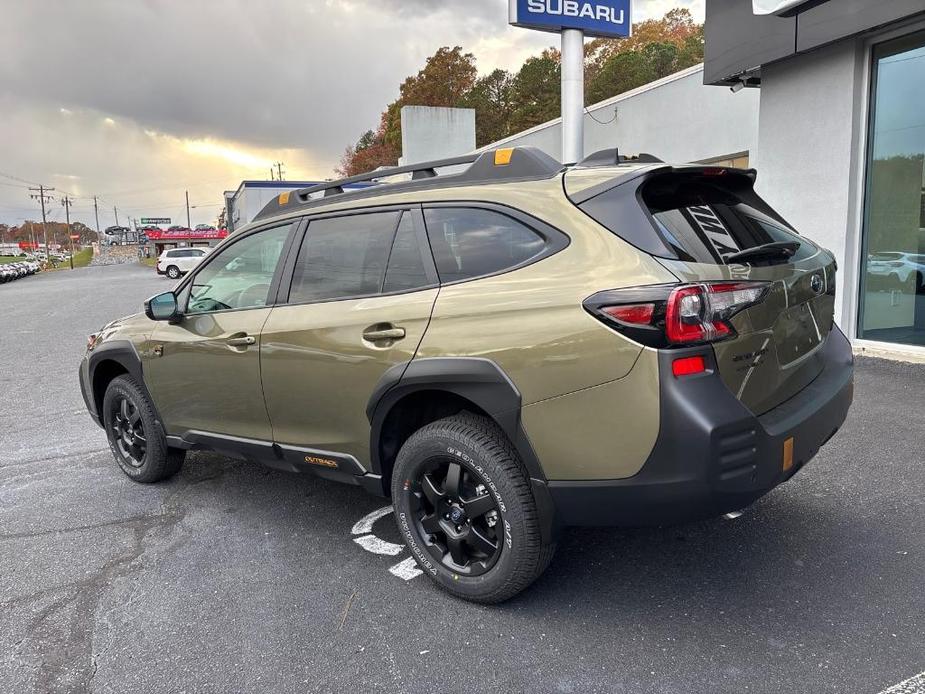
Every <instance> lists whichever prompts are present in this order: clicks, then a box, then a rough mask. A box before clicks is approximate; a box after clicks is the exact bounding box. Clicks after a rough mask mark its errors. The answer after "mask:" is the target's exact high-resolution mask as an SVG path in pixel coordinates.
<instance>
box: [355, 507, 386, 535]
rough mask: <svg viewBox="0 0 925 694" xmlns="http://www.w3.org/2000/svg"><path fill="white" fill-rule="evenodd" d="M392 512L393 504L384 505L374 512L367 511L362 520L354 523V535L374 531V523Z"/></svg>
mask: <svg viewBox="0 0 925 694" xmlns="http://www.w3.org/2000/svg"><path fill="white" fill-rule="evenodd" d="M391 512H392V507H391V506H384V507H383V508H380V509H376V510H375V511H373V512H372V513H367V514H366V515H365V516H363V517H362V518H361V519H360V520H358V521H357V522H356V523H354V524H353V529H352V530H351V531H350V532H351V533H353V534H354V535H363V534H364V533H371V532H372V531H373V524H374V523H375V522H376V521H377V520H379V519H380V518H382V517H383V516H387V515H389V514H390V513H391Z"/></svg>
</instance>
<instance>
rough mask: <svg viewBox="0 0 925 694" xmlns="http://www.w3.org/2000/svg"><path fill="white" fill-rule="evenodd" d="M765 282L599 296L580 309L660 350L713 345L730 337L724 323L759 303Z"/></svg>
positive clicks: (624, 291) (645, 289)
mask: <svg viewBox="0 0 925 694" xmlns="http://www.w3.org/2000/svg"><path fill="white" fill-rule="evenodd" d="M769 288H770V284H769V283H767V282H727V281H724V282H703V283H698V284H681V285H656V286H652V287H639V288H633V289H617V290H613V291H609V292H601V293H599V294H595V295H594V296H592V297H590V298H589V299H587V300H586V301H585V303H584V305H585V308H586V309H587V310H588V311H589V312H590V313H592V315H595V316H596V317H597V318H599V319H601V320H603V321H604V322H605V323H607V324H608V325H610V326H611V327H613V328H615V329H616V330H619V331H620V332H622V333H624V334H625V335H626V336H627V337H629V338H631V339H633V340H636V341H637V342H641V343H643V344H645V345H648V346H650V347H656V348H663V347H671V346H675V345H691V344H701V343H709V342H716V341H719V340H723V339H726V338H729V337H732V336H734V335H735V328H733V327H732V324H731V323H730V322H729V321H730V319H731V318H732V317H733V316H734V315H735V314H737V313H739V312H740V311H743V310H744V309H746V308H748V307H750V306H754V305H755V304H757V303H760V302H761V301H763V300H764V298H765V296H766V295H767V293H768V291H769Z"/></svg>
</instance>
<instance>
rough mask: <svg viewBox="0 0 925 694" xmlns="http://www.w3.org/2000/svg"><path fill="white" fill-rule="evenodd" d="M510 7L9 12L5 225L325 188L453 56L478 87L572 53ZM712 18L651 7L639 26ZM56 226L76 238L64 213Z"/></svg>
mask: <svg viewBox="0 0 925 694" xmlns="http://www.w3.org/2000/svg"><path fill="white" fill-rule="evenodd" d="M507 4H508V3H507V0H263V1H262V2H253V0H195V1H191V0H81V1H80V2H71V1H69V0H49V1H46V2H27V1H25V0H0V17H2V22H0V47H2V48H0V51H2V54H3V57H2V59H0V222H6V223H19V222H21V221H22V220H23V219H24V218H28V219H36V218H38V215H37V213H36V210H37V206H36V204H35V203H32V202H31V201H30V200H29V198H28V191H27V190H26V189H25V187H24V186H26V185H27V182H29V183H42V184H45V185H48V186H53V187H55V188H56V189H58V190H59V191H66V192H68V193H71V194H73V195H75V196H78V197H77V200H76V201H75V203H74V206H73V207H72V210H73V217H75V218H76V219H79V220H81V221H84V222H87V223H89V224H91V226H92V218H93V213H92V201H91V200H89V198H88V197H87V196H92V195H94V194H95V195H98V196H100V225H101V226H108V225H110V224H113V223H114V219H113V210H112V207H113V206H114V205H116V206H118V208H119V220H120V222H122V223H125V222H126V218H127V217H128V216H136V217H140V216H167V217H172V218H173V219H174V220H176V221H178V222H181V221H182V222H185V214H186V213H185V208H184V205H183V196H184V191H185V190H187V189H188V190H189V193H190V203H191V204H192V205H194V206H195V207H194V209H193V210H192V221H193V223H194V224H196V223H198V222H208V221H212V220H214V218H215V216H216V215H217V214H218V210H219V209H220V205H221V200H222V198H221V193H222V191H223V190H225V189H230V188H235V187H237V185H238V183H239V182H240V181H241V180H242V179H244V178H260V179H264V178H268V177H269V168H270V165H271V164H272V163H273V162H275V161H283V162H284V163H285V166H284V172H285V177H286V178H287V179H315V178H325V177H329V176H330V175H331V174H332V170H333V169H334V167H335V166H336V165H337V163H338V161H339V160H340V156H341V154H342V152H343V150H344V148H345V147H346V146H347V145H348V144H349V143H351V142H353V141H355V140H356V138H357V137H358V136H359V135H360V134H361V133H362V132H363V131H364V130H365V129H368V128H372V127H375V126H376V124H377V123H378V119H379V114H380V112H381V111H382V109H383V107H384V106H385V105H386V104H387V103H388V102H389V101H391V100H393V99H395V97H396V96H397V94H398V85H399V84H400V82H401V81H402V80H403V79H404V78H405V77H406V76H407V75H409V74H412V73H414V72H416V71H417V70H418V69H420V67H421V66H422V65H423V62H424V60H425V59H426V58H427V56H429V55H431V54H432V53H433V52H434V51H435V50H436V49H437V48H439V47H440V46H444V45H448V46H453V45H461V46H463V47H464V48H465V49H466V50H468V51H470V52H472V53H474V54H475V56H476V58H477V60H478V66H479V70H480V72H487V71H489V70H491V69H493V68H495V67H503V68H507V69H516V68H517V67H518V66H519V65H520V64H521V62H522V61H523V60H524V58H526V57H527V56H529V55H531V54H535V53H537V52H539V51H540V50H542V49H543V48H544V47H546V46H548V45H553V44H554V43H555V42H556V41H557V37H554V36H552V35H550V34H542V33H538V32H532V31H527V30H523V29H515V28H512V27H509V26H507ZM677 6H682V7H688V8H690V9H691V10H692V12H693V13H694V16H695V18H696V19H697V20H698V21H702V19H703V0H636V2H635V8H636V9H635V13H636V19H637V20H638V19H645V18H649V17H660V16H662V15H663V14H664V13H665V12H666V11H667V10H668V9H671V8H672V7H677ZM51 209H52V210H53V212H52V218H54V219H61V220H63V218H64V214H63V209H62V207H61V205H60V203H59V201H57V200H56V201H55V202H54V203H53V204H52V205H51Z"/></svg>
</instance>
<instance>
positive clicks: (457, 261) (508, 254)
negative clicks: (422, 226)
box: [424, 208, 546, 282]
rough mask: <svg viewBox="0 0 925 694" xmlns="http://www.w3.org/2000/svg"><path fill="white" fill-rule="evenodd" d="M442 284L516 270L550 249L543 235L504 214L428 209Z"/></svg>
mask: <svg viewBox="0 0 925 694" xmlns="http://www.w3.org/2000/svg"><path fill="white" fill-rule="evenodd" d="M424 218H425V220H426V222H427V236H428V238H429V239H430V246H431V249H432V250H433V253H434V260H435V261H436V263H437V272H438V273H439V275H440V281H441V282H457V281H459V280H466V279H470V278H472V277H480V276H482V275H490V274H493V273H496V272H500V271H501V270H506V269H509V268H513V267H516V266H517V265H520V264H522V263H525V262H527V261H528V260H530V259H532V258H534V257H536V256H537V255H539V254H540V253H542V252H543V250H544V249H545V248H546V242H545V240H544V239H543V237H542V236H540V235H539V234H538V233H536V232H535V231H533V230H532V229H530V228H528V227H527V226H525V225H523V224H521V223H520V222H518V221H517V220H515V219H513V218H511V217H508V216H507V215H505V214H501V213H500V212H494V211H492V210H483V209H475V208H434V209H428V210H424Z"/></svg>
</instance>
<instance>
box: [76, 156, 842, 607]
mask: <svg viewBox="0 0 925 694" xmlns="http://www.w3.org/2000/svg"><path fill="white" fill-rule="evenodd" d="M449 166H452V167H454V172H453V173H450V174H446V175H437V169H438V168H443V167H449ZM460 169H462V170H461V171H460ZM396 179H398V180H396ZM754 180H755V173H754V171H744V170H737V169H731V168H722V167H709V166H707V167H705V166H670V165H667V164H664V163H662V162H660V161H658V160H657V159H655V158H654V157H651V156H649V155H640V156H639V157H637V158H634V159H626V158H623V157H621V156H620V155H619V154H617V153H616V151H613V150H612V151H605V152H601V153H597V154H594V155H591V156H590V157H588V158H587V159H585V160H584V161H583V162H581V163H579V164H578V165H574V166H567V167H564V166H562V165H561V164H560V163H558V162H556V161H554V160H553V159H551V158H550V157H548V156H547V155H545V154H543V153H542V152H540V151H538V150H535V149H531V148H517V149H513V150H497V151H494V152H488V153H484V154H481V155H473V156H467V157H459V158H455V159H449V160H442V161H440V162H432V163H428V164H422V165H417V166H408V167H399V168H396V169H391V170H386V171H379V172H376V173H375V174H368V175H363V176H357V177H353V178H350V179H344V180H341V181H334V182H330V183H325V184H322V185H319V186H315V187H312V188H307V189H304V190H300V191H294V192H292V193H283V194H282V195H280V196H279V197H278V198H277V199H275V200H274V201H273V202H271V203H270V204H269V205H268V206H267V207H266V208H265V209H264V210H263V211H262V212H261V213H260V214H259V215H258V217H257V218H256V219H255V220H254V222H252V223H251V224H250V225H248V226H247V227H246V228H244V229H242V230H240V231H238V232H236V233H234V234H233V235H232V236H230V237H229V238H228V239H226V240H225V241H224V242H223V243H222V244H221V245H220V246H219V247H218V248H216V249H215V250H214V251H213V252H212V253H211V254H210V255H209V256H208V257H207V258H206V259H205V260H204V261H203V263H202V264H201V265H199V266H198V267H197V268H195V269H194V270H193V271H192V272H191V273H190V274H189V275H188V276H187V277H186V278H184V280H183V281H181V282H180V283H179V284H178V285H177V287H176V288H175V289H174V290H173V291H171V292H165V293H163V294H159V295H157V296H155V297H152V298H151V299H149V300H148V301H147V302H146V303H145V312H144V314H140V315H136V316H132V317H129V318H124V319H122V320H118V321H115V322H113V323H110V324H109V325H107V326H106V327H105V328H103V329H102V330H101V331H100V332H99V333H98V334H96V335H93V336H91V337H90V340H89V343H88V349H87V354H86V357H85V358H84V360H83V362H82V364H81V367H80V382H81V386H82V390H83V394H84V398H85V400H86V403H87V408H88V409H89V411H90V414H91V415H92V416H93V418H94V419H95V420H96V422H97V423H98V424H100V425H101V426H102V427H103V428H104V429H105V431H106V435H107V437H108V439H109V443H110V447H111V449H112V453H113V455H114V457H115V459H116V462H117V463H118V464H119V466H120V467H121V468H122V470H123V471H124V472H125V474H127V475H128V476H129V477H131V478H132V479H134V480H137V481H139V482H155V481H158V480H161V479H164V478H166V477H168V476H170V475H172V474H174V473H176V472H177V471H178V470H179V468H180V466H181V464H182V462H183V459H184V455H185V453H186V451H188V450H211V451H217V452H220V453H222V454H227V455H230V456H236V457H240V458H244V459H247V460H253V461H259V462H261V463H264V464H267V465H270V466H272V467H275V468H280V469H283V470H289V471H293V472H312V473H315V474H317V475H319V476H321V477H325V478H329V479H333V480H338V481H341V482H346V483H348V484H355V485H360V486H362V487H364V488H365V489H367V490H368V491H370V492H372V493H374V494H379V495H382V496H386V497H391V500H392V504H393V506H394V511H395V518H396V521H397V523H398V527H399V530H400V532H401V534H402V536H403V538H404V541H405V542H406V543H407V545H408V548H409V549H410V551H411V552H412V554H413V555H414V557H415V559H416V560H417V562H418V563H419V565H420V567H421V568H422V570H423V571H424V572H425V573H426V574H427V575H429V576H430V577H431V578H432V579H433V580H434V581H435V582H436V583H437V584H438V585H440V586H441V587H443V588H445V589H446V590H448V591H450V592H451V593H453V594H455V595H457V596H460V597H463V598H466V599H469V600H474V601H479V602H498V601H501V600H504V599H506V598H509V597H511V596H512V595H514V594H516V593H517V592H519V591H521V590H522V589H524V588H525V587H526V586H527V585H529V584H530V583H531V582H532V581H533V580H534V579H535V578H536V577H537V576H538V575H539V574H540V573H542V571H543V570H544V569H545V567H546V566H547V565H548V563H549V561H550V559H551V558H552V555H553V551H554V549H555V544H556V538H557V533H558V531H559V529H560V528H562V527H564V526H575V525H645V524H665V523H673V522H681V521H685V520H690V519H696V518H704V517H709V516H715V515H718V514H722V513H725V512H728V511H732V510H735V509H739V508H742V507H744V506H746V505H747V504H749V503H751V502H753V501H754V500H755V499H757V498H758V497H760V496H762V495H763V494H765V493H767V492H768V491H769V490H770V489H772V488H773V487H774V486H776V485H778V484H780V483H781V482H783V481H785V480H787V479H789V478H790V477H791V476H792V475H793V474H794V473H796V472H797V471H798V470H799V469H800V468H801V467H802V466H803V465H804V464H806V462H807V461H809V460H810V458H812V457H813V456H814V455H815V454H816V452H817V451H818V450H819V448H820V447H821V446H822V445H823V444H824V443H825V442H826V441H827V440H828V439H829V438H830V437H831V436H832V435H833V434H834V433H835V432H836V431H837V430H838V428H839V427H840V426H841V424H842V422H843V421H844V420H845V416H846V414H847V411H848V408H849V406H850V404H851V399H852V387H853V385H852V384H853V379H852V372H853V367H852V353H851V349H850V345H849V343H848V341H847V340H846V339H845V336H844V335H843V334H842V333H841V331H840V330H839V329H838V328H837V327H836V326H835V324H834V322H833V314H834V302H835V296H834V293H835V271H836V264H835V261H834V259H833V257H832V255H831V254H830V253H829V252H828V251H826V250H824V249H822V248H820V247H818V246H816V245H815V244H813V243H812V242H811V241H809V240H808V239H807V238H806V237H804V236H800V235H798V234H797V233H796V232H795V231H794V230H793V229H792V228H791V227H790V226H789V225H788V224H787V222H785V221H784V220H783V219H781V217H780V215H778V214H777V213H776V212H775V211H774V210H773V209H771V208H770V207H769V206H768V205H767V204H766V203H765V202H764V201H763V200H762V199H761V198H760V197H759V196H758V195H757V194H756V193H755V191H754V188H753V183H754ZM373 181H375V184H371V185H367V187H364V188H361V189H355V188H354V189H352V190H351V189H345V186H347V185H348V184H356V183H362V182H367V183H372V182H373ZM386 181H391V182H390V183H386Z"/></svg>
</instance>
